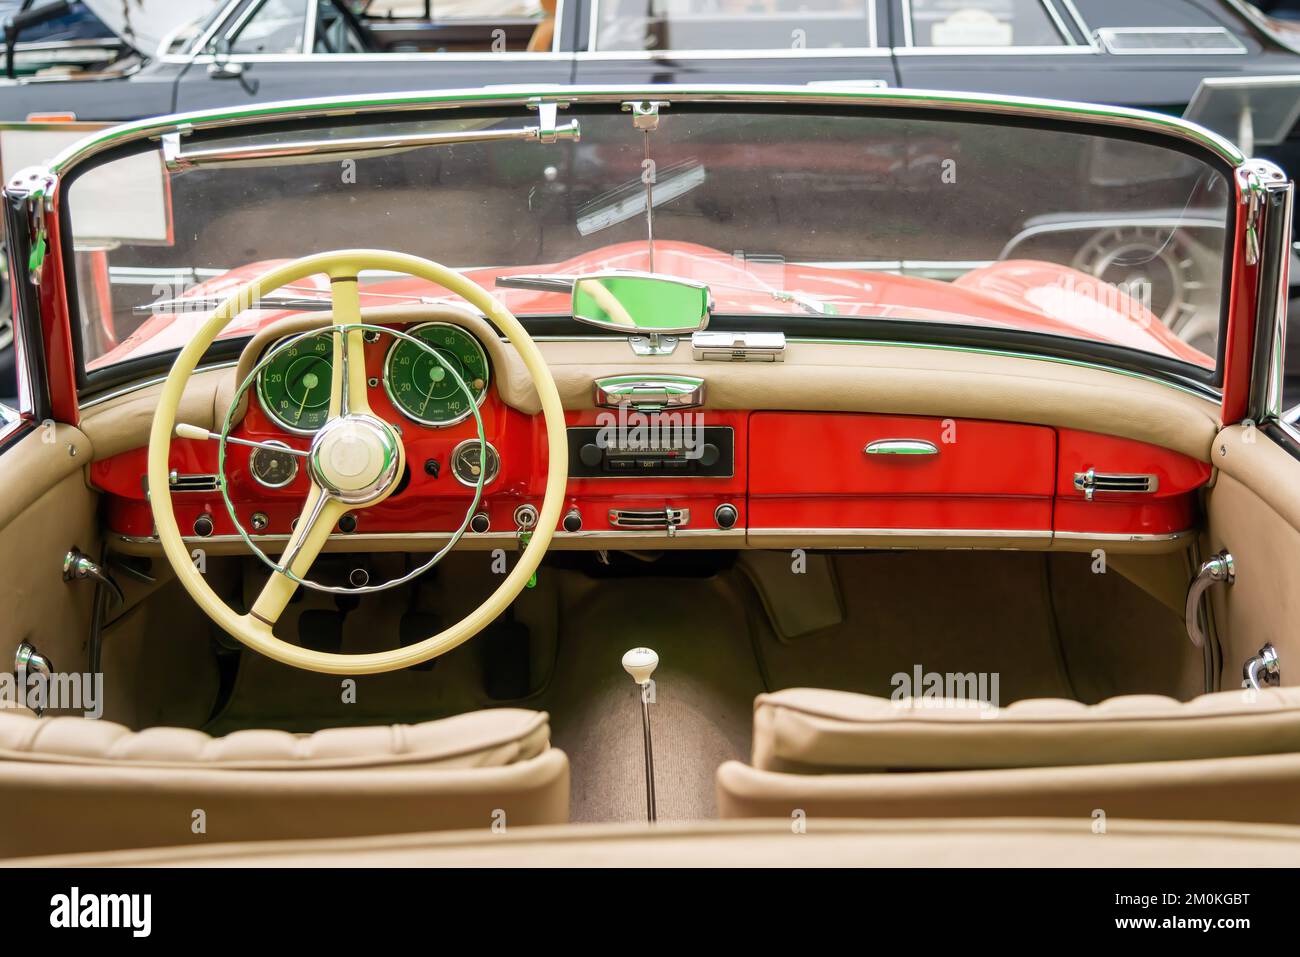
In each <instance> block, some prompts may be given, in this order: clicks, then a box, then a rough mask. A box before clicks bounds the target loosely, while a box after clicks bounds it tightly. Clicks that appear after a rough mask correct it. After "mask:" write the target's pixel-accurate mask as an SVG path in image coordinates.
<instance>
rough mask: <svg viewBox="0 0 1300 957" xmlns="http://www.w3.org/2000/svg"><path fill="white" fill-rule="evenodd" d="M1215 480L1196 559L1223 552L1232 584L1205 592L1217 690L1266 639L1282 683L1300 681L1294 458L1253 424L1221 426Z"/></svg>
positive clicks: (1299, 507) (1299, 494) (1233, 680)
mask: <svg viewBox="0 0 1300 957" xmlns="http://www.w3.org/2000/svg"><path fill="white" fill-rule="evenodd" d="M1214 462H1215V464H1216V465H1218V466H1219V469H1220V471H1219V474H1218V478H1217V480H1216V481H1215V483H1214V486H1213V487H1212V488H1211V489H1210V491H1209V494H1208V495H1207V500H1206V504H1207V512H1208V525H1209V528H1208V532H1207V534H1206V547H1205V552H1204V553H1203V555H1202V558H1205V557H1208V556H1209V555H1213V554H1216V553H1217V552H1219V551H1220V550H1222V549H1226V550H1227V551H1228V552H1229V553H1230V554H1231V555H1232V558H1233V563H1234V565H1235V569H1236V581H1235V582H1234V583H1233V584H1232V585H1216V586H1215V587H1214V588H1212V589H1211V591H1210V593H1211V596H1212V601H1213V609H1214V620H1215V626H1216V630H1217V631H1218V636H1219V644H1220V645H1221V646H1222V648H1223V658H1224V674H1223V687H1224V688H1225V689H1226V688H1233V687H1236V686H1237V685H1238V684H1239V683H1240V681H1241V666H1242V664H1243V663H1244V662H1245V661H1246V659H1247V658H1249V657H1250V656H1252V655H1254V654H1255V653H1256V652H1257V651H1259V649H1260V647H1261V646H1262V645H1263V644H1264V643H1265V642H1271V643H1272V644H1273V646H1274V647H1275V648H1276V649H1277V652H1278V657H1279V659H1280V661H1281V665H1282V684H1283V685H1295V684H1300V632H1297V629H1296V624H1295V623H1296V622H1297V621H1300V460H1297V459H1295V458H1293V457H1292V456H1291V455H1290V454H1289V453H1288V452H1287V451H1286V450H1285V449H1284V448H1282V447H1281V445H1279V444H1278V443H1277V442H1275V441H1274V440H1273V439H1272V438H1270V437H1269V436H1267V435H1264V434H1262V433H1261V432H1260V431H1259V430H1257V429H1246V428H1242V427H1240V426H1234V427H1232V428H1228V429H1225V430H1224V431H1223V432H1221V433H1220V434H1219V437H1218V439H1217V440H1216V441H1215V444H1214Z"/></svg>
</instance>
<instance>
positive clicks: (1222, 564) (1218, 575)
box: [1183, 552, 1237, 648]
mask: <svg viewBox="0 0 1300 957" xmlns="http://www.w3.org/2000/svg"><path fill="white" fill-rule="evenodd" d="M1236 579H1237V573H1236V568H1235V567H1234V565H1233V562H1232V556H1231V555H1229V554H1228V553H1227V552H1219V554H1217V555H1215V556H1214V557H1213V558H1210V559H1207V560H1206V561H1205V562H1204V563H1203V564H1202V565H1201V568H1200V571H1198V572H1197V573H1196V577H1195V578H1193V579H1192V584H1191V587H1190V588H1188V589H1187V607H1186V608H1185V609H1184V613H1183V618H1184V621H1185V622H1186V624H1187V637H1188V638H1190V639H1192V644H1193V645H1195V646H1196V647H1197V648H1201V647H1204V645H1205V632H1204V631H1202V630H1201V622H1200V616H1199V615H1198V612H1199V611H1200V608H1201V596H1202V595H1204V594H1205V593H1206V591H1208V590H1209V588H1210V586H1211V585H1215V584H1217V583H1219V582H1224V583H1226V584H1228V585H1231V584H1232V583H1233V582H1234V581H1236Z"/></svg>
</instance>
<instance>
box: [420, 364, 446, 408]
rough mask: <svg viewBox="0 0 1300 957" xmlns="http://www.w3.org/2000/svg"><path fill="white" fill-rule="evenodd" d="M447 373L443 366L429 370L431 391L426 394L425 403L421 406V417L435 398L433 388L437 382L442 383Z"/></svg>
mask: <svg viewBox="0 0 1300 957" xmlns="http://www.w3.org/2000/svg"><path fill="white" fill-rule="evenodd" d="M446 374H447V373H446V372H444V371H443V368H442V366H434V367H433V368H432V369H430V370H429V391H428V392H426V393H425V394H424V402H422V403H421V404H420V415H424V410H425V408H426V407H427V406H428V405H429V400H430V399H432V398H433V386H434V383H436V382H441V381H442V379H443V377H444V376H445V375H446Z"/></svg>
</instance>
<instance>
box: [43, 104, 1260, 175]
mask: <svg viewBox="0 0 1300 957" xmlns="http://www.w3.org/2000/svg"><path fill="white" fill-rule="evenodd" d="M638 99H648V100H659V101H664V100H666V101H669V102H673V101H676V102H699V103H745V104H755V105H757V104H762V105H786V106H798V105H808V106H813V105H818V106H826V105H830V106H845V107H855V106H862V107H873V108H886V109H888V108H893V109H899V110H936V111H957V112H970V113H981V114H984V115H989V116H999V117H1018V118H1026V119H1039V120H1049V121H1056V122H1063V123H1079V124H1081V125H1085V124H1086V125H1094V126H1096V125H1100V126H1113V127H1115V128H1117V129H1125V130H1136V131H1141V132H1146V133H1149V134H1152V135H1155V136H1165V137H1169V138H1170V139H1171V140H1176V141H1179V142H1181V143H1183V144H1188V145H1190V146H1192V147H1193V148H1199V149H1203V150H1206V151H1207V152H1208V153H1210V154H1212V155H1213V156H1214V157H1215V158H1216V159H1217V160H1218V161H1219V162H1220V163H1226V164H1228V165H1230V166H1233V167H1239V166H1241V165H1242V164H1243V163H1245V161H1246V156H1245V155H1244V154H1243V153H1242V152H1241V151H1240V150H1239V149H1238V148H1237V147H1236V146H1234V145H1233V144H1232V143H1231V142H1230V141H1229V140H1227V139H1226V138H1224V137H1222V136H1220V135H1219V134H1217V133H1214V132H1212V131H1210V130H1207V129H1205V128H1204V127H1201V126H1197V125H1196V124H1194V123H1189V122H1187V121H1186V120H1183V119H1180V118H1178V117H1172V116H1167V115H1165V114H1161V113H1152V112H1148V111H1146V110H1134V109H1128V108H1125V107H1112V106H1099V105H1097V104H1092V103H1073V102H1068V101H1060V100H1045V99H1037V98H1031V97H1011V96H988V95H985V94H974V93H950V92H943V91H937V90H905V89H899V88H886V89H878V88H874V89H873V88H865V87H864V88H862V89H843V88H836V89H833V90H829V89H826V88H818V87H805V86H763V85H755V86H731V85H723V84H705V85H685V84H662V85H633V86H602V87H586V86H577V87H566V86H537V85H523V86H503V87H490V88H486V89H476V90H447V91H436V92H414V93H397V94H375V95H368V96H356V97H325V98H319V99H308V100H286V101H279V102H274V103H259V104H256V105H252V106H245V107H238V108H234V109H215V110H203V111H199V112H194V113H180V114H175V115H171V116H163V117H153V118H150V119H145V120H138V121H136V122H132V123H124V124H121V125H119V126H114V127H110V128H109V129H106V130H104V131H102V132H100V133H98V134H95V135H92V136H90V137H88V138H87V139H85V140H82V141H81V142H79V143H76V144H74V145H72V146H70V147H68V148H67V149H65V150H64V151H63V152H61V153H60V154H59V155H58V156H56V157H55V158H54V159H53V160H52V161H51V163H50V165H49V167H48V169H49V171H50V172H51V173H54V174H55V175H57V176H59V177H60V178H66V177H67V176H68V175H69V174H70V173H71V172H73V171H74V170H75V169H76V168H78V167H79V166H81V165H83V164H85V163H86V162H88V161H90V160H91V159H93V158H94V157H95V156H97V155H99V154H100V153H103V152H105V151H107V150H110V149H116V148H119V147H122V146H125V145H127V144H130V143H133V142H138V141H140V140H158V139H160V138H161V137H162V136H163V135H165V134H167V133H174V132H179V133H182V134H187V133H193V132H200V131H204V132H206V131H213V130H222V129H232V128H236V127H245V128H247V129H248V130H249V131H255V130H256V128H257V126H258V125H260V124H272V123H284V122H293V121H302V120H314V119H324V118H330V117H336V118H345V117H346V118H348V119H350V120H356V119H358V118H361V117H365V116H366V115H368V114H374V115H380V114H392V113H401V112H431V111H437V110H458V109H466V108H484V107H499V108H517V109H521V110H528V109H536V108H537V106H538V104H540V103H555V104H567V105H569V106H580V105H591V104H602V105H609V104H618V103H623V102H626V101H628V100H638Z"/></svg>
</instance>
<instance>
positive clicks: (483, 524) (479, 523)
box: [469, 512, 492, 535]
mask: <svg viewBox="0 0 1300 957" xmlns="http://www.w3.org/2000/svg"><path fill="white" fill-rule="evenodd" d="M491 527H492V522H491V520H489V519H488V516H487V512H475V513H474V517H473V518H471V519H470V520H469V529H470V531H471V532H478V533H479V534H480V535H481V534H483V533H484V532H486V531H487V530H488V529H489V528H491Z"/></svg>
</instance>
